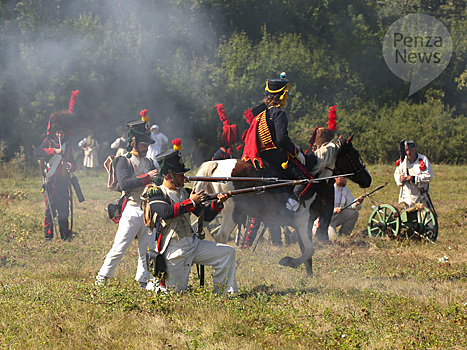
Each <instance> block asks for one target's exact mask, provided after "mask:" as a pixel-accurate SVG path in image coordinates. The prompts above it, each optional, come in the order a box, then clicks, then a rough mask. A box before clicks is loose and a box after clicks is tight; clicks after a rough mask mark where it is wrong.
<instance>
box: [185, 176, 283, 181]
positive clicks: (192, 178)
mask: <svg viewBox="0 0 467 350" xmlns="http://www.w3.org/2000/svg"><path fill="white" fill-rule="evenodd" d="M185 178H186V179H187V180H188V181H209V182H225V181H264V182H268V181H269V182H270V181H274V182H289V181H290V180H286V179H279V178H277V177H240V176H230V177H229V176H185Z"/></svg>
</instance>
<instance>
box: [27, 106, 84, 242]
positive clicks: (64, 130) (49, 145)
mask: <svg viewBox="0 0 467 350" xmlns="http://www.w3.org/2000/svg"><path fill="white" fill-rule="evenodd" d="M71 119H72V113H71V112H70V111H59V112H55V113H53V114H52V115H51V116H50V119H49V125H48V128H47V138H46V139H45V140H44V141H43V142H42V144H41V145H40V146H39V147H37V148H36V149H35V150H34V157H36V158H40V159H41V160H43V161H44V165H43V168H44V169H43V170H45V171H46V173H47V178H48V180H47V189H46V191H49V192H48V193H47V195H48V197H49V199H50V201H51V203H49V201H48V199H47V198H46V201H45V206H46V209H45V219H44V234H45V240H46V241H50V240H52V238H53V235H54V233H53V221H52V220H53V219H52V218H53V217H54V215H53V213H57V214H58V226H59V230H60V237H61V239H62V240H70V239H71V236H72V232H71V231H70V229H69V223H68V216H69V212H70V191H69V186H70V176H69V174H68V173H69V172H72V171H75V169H76V164H75V160H74V158H73V151H72V149H71V146H70V145H69V144H68V143H67V142H66V137H67V136H68V135H69V133H70V132H71V121H72V120H71ZM54 163H57V164H54ZM55 166H56V168H55ZM54 168H55V170H52V169H54ZM52 171H54V172H53V174H52Z"/></svg>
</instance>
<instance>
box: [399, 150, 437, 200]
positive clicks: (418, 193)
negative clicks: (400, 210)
mask: <svg viewBox="0 0 467 350" xmlns="http://www.w3.org/2000/svg"><path fill="white" fill-rule="evenodd" d="M396 165H397V168H396V171H395V172H394V180H395V181H396V184H397V186H399V187H400V192H399V203H405V204H406V205H407V206H412V205H414V204H415V203H418V202H424V200H425V196H424V195H423V192H428V186H429V183H430V180H431V179H432V178H433V170H432V169H431V164H430V161H429V160H428V158H427V157H426V156H424V155H423V154H420V153H418V154H417V157H416V158H415V161H414V162H412V163H411V162H410V161H409V160H408V158H407V157H405V159H404V160H403V161H402V162H400V163H399V161H398V162H396ZM401 175H411V176H413V180H412V181H405V182H404V183H402V182H401V181H400V177H401Z"/></svg>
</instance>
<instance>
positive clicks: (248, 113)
mask: <svg viewBox="0 0 467 350" xmlns="http://www.w3.org/2000/svg"><path fill="white" fill-rule="evenodd" d="M243 116H244V117H245V119H246V122H247V123H248V124H251V122H252V121H253V118H254V117H255V116H254V115H253V108H249V109H247V110H246V111H245V112H243Z"/></svg>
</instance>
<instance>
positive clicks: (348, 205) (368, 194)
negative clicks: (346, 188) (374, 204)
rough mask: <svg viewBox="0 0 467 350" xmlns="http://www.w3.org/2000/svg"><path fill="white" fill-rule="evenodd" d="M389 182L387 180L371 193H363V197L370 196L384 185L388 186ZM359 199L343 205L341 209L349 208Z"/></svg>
mask: <svg viewBox="0 0 467 350" xmlns="http://www.w3.org/2000/svg"><path fill="white" fill-rule="evenodd" d="M387 184H388V183H387V182H386V183H384V185H380V186H378V187H376V188H375V189H374V190H373V191H371V192H370V193H367V194H365V195H363V196H362V199H363V198H366V197H368V196H370V195H371V194H373V193H375V192H376V191H379V190H380V189H382V188H383V187H384V186H386V185H387ZM357 201H358V198H357V199H356V200H354V201H353V202H352V203H350V204H347V205H346V206H343V207H342V208H341V210H344V209H347V208H348V207H350V206H351V205H352V204H354V203H357ZM334 214H336V213H334Z"/></svg>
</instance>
